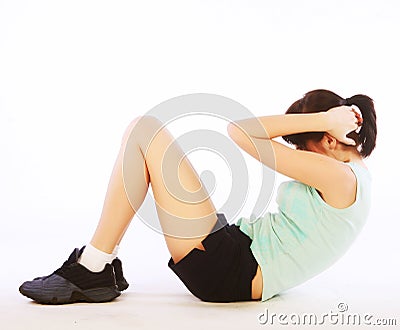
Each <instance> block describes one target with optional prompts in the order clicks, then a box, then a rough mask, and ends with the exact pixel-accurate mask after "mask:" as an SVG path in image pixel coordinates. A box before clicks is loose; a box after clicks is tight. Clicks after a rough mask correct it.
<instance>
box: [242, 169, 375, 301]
mask: <svg viewBox="0 0 400 330" xmlns="http://www.w3.org/2000/svg"><path fill="white" fill-rule="evenodd" d="M346 164H348V165H349V166H350V167H351V169H352V171H353V172H354V174H355V176H356V178H357V194H356V200H355V202H354V203H353V204H352V205H351V206H349V207H347V208H344V209H338V208H334V207H332V206H330V205H328V204H327V203H326V202H325V201H324V200H323V199H322V198H321V196H320V195H319V194H318V192H317V190H316V189H315V188H313V187H311V186H308V185H306V184H303V183H301V182H298V181H288V182H284V183H282V184H281V185H280V186H279V188H278V192H277V204H278V211H277V212H276V213H269V212H268V213H266V214H265V215H263V216H261V217H257V218H256V219H252V218H251V217H250V218H247V217H241V218H239V219H238V221H237V223H236V225H237V226H239V228H240V229H241V231H243V232H244V233H245V234H246V235H248V236H249V237H250V238H251V239H252V244H251V246H250V248H251V251H252V252H253V254H254V257H255V259H256V260H257V262H258V264H259V265H260V268H261V271H262V277H263V292H262V301H265V300H267V299H269V298H271V297H273V296H274V295H276V294H278V293H280V292H282V291H284V290H287V289H289V288H292V287H294V286H296V285H299V284H301V283H303V282H305V281H307V280H308V279H310V278H312V277H314V276H315V275H317V274H319V273H321V272H322V271H323V270H325V269H327V268H328V267H329V266H331V265H332V264H333V263H334V262H335V261H337V260H338V259H339V258H340V257H341V256H342V255H343V254H344V253H345V252H346V251H347V250H348V248H349V247H350V245H351V244H352V243H353V242H354V240H355V238H356V237H357V235H358V234H359V233H360V231H361V229H362V227H363V226H364V224H365V221H366V219H367V216H368V212H369V209H370V202H371V176H370V174H369V172H368V170H367V169H365V168H364V167H362V166H360V165H358V164H356V163H346Z"/></svg>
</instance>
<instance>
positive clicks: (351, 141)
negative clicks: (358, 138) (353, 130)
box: [342, 137, 356, 146]
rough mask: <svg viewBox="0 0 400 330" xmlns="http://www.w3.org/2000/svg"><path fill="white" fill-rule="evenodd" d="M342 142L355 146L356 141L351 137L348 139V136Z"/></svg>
mask: <svg viewBox="0 0 400 330" xmlns="http://www.w3.org/2000/svg"><path fill="white" fill-rule="evenodd" d="M342 142H343V143H344V144H347V145H350V146H355V145H356V142H355V141H354V140H353V139H350V138H348V137H345V138H344V139H343V141H342Z"/></svg>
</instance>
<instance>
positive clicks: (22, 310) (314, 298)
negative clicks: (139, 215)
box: [0, 219, 400, 330]
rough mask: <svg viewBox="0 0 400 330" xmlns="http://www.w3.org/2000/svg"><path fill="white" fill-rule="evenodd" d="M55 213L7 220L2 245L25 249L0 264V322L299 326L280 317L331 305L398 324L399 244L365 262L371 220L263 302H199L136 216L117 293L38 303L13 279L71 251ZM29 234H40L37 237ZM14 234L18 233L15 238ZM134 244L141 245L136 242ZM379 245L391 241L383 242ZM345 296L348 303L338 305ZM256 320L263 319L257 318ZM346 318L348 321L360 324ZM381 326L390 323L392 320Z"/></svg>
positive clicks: (319, 314) (48, 266)
mask: <svg viewBox="0 0 400 330" xmlns="http://www.w3.org/2000/svg"><path fill="white" fill-rule="evenodd" d="M58 221H60V222H59V223H53V225H50V224H49V223H46V222H44V221H42V222H41V221H40V220H38V223H36V224H32V225H29V224H27V223H26V224H25V228H24V229H22V228H19V229H18V227H17V226H14V227H9V228H6V231H5V233H4V237H3V241H2V243H5V242H9V244H7V245H5V246H11V245H12V244H19V243H21V242H24V244H26V247H28V246H29V244H28V243H30V249H27V248H23V247H21V248H20V249H15V250H14V251H13V253H10V254H6V255H5V256H3V257H4V258H5V259H4V260H3V265H5V266H6V269H7V270H8V271H5V270H4V268H3V270H2V272H1V275H0V280H1V282H0V283H1V285H0V296H1V299H0V315H1V316H0V324H1V325H0V329H7V330H17V329H32V330H36V329H38V330H39V329H46V330H47V329H60V330H62V329H85V330H88V329H96V330H101V329H111V328H112V329H188V328H189V329H193V330H195V329H260V328H263V327H265V328H267V327H268V329H274V328H298V329H302V328H307V326H303V325H302V326H299V325H298V326H296V327H294V326H288V325H285V324H281V323H284V322H285V321H286V322H289V324H293V322H295V321H296V319H295V318H296V317H304V315H306V314H313V315H315V317H316V319H317V320H318V322H322V320H323V315H324V314H326V313H333V315H334V314H335V313H336V314H338V315H339V317H344V316H346V315H347V316H346V317H348V316H349V315H353V314H355V315H359V316H360V317H364V315H365V314H368V315H371V318H370V319H369V320H370V321H371V322H379V319H387V320H388V321H390V320H392V319H396V322H397V328H398V326H399V325H400V299H399V297H400V290H399V287H400V286H399V281H398V278H399V268H398V266H397V265H398V258H396V257H395V254H396V253H397V252H396V251H398V250H392V251H390V253H389V254H387V255H385V256H382V259H381V261H380V262H377V261H375V262H371V260H372V259H375V260H376V255H375V254H374V252H373V251H374V249H373V248H371V245H372V244H373V237H374V235H379V232H377V230H376V228H375V226H374V221H371V224H370V225H369V226H367V227H366V229H365V231H363V233H362V237H360V239H359V240H358V241H357V242H356V243H355V245H354V246H353V248H352V249H351V250H350V251H349V252H348V253H347V254H346V255H345V256H344V257H343V258H342V259H341V260H340V261H339V262H338V263H336V264H335V265H334V266H332V267H331V268H330V269H328V270H327V271H325V272H324V273H322V274H320V275H319V276H317V277H315V278H314V279H312V280H310V281H308V282H306V283H305V284H303V285H301V286H299V287H296V288H293V289H291V290H288V291H286V292H285V293H283V294H281V295H279V296H277V297H275V298H273V299H270V300H269V301H267V302H263V303H261V302H248V303H229V304H211V303H204V302H201V301H199V300H197V299H196V298H195V297H193V296H192V295H191V294H190V293H189V292H188V291H187V290H186V288H184V286H183V285H182V284H181V282H180V281H179V280H178V278H177V277H176V276H175V275H174V274H173V273H172V271H170V270H169V269H168V267H167V265H166V264H167V261H168V253H167V251H166V248H165V246H164V243H163V239H162V237H161V236H160V235H158V234H156V233H154V232H153V231H152V230H149V228H147V227H146V226H145V225H144V224H142V223H141V222H138V221H137V222H134V223H133V224H132V227H131V228H130V229H132V230H129V231H128V233H127V236H126V237H125V238H126V242H125V243H124V244H123V245H122V247H121V251H120V257H121V259H122V260H123V263H124V271H125V275H126V277H127V279H128V281H129V282H130V284H131V286H130V288H128V290H127V291H126V292H125V293H123V295H121V297H119V298H117V299H116V300H115V301H114V302H111V303H104V304H83V303H82V304H75V305H64V306H42V305H39V304H36V303H33V302H31V301H30V300H29V299H27V298H25V297H23V296H22V295H20V294H19V292H18V286H19V285H20V283H21V282H22V281H24V280H27V279H30V278H32V277H34V276H38V275H45V274H48V273H49V272H51V271H52V270H54V268H55V267H58V266H60V265H61V263H62V262H63V261H64V259H65V258H66V257H67V255H68V254H69V252H70V251H69V250H67V247H66V246H67V244H72V245H71V246H68V248H69V247H71V248H73V247H74V246H73V244H75V243H68V239H66V238H65V237H64V236H63V235H62V234H59V233H60V232H57V230H56V228H57V227H58V228H60V229H61V230H63V227H62V226H63V225H64V224H65V223H67V222H68V221H67V220H66V219H58ZM72 223H73V226H76V227H78V226H77V224H76V223H75V222H72ZM37 225H39V226H45V225H47V226H48V227H49V226H50V228H49V229H48V231H47V233H48V234H50V233H51V231H53V232H54V234H53V235H49V236H48V238H46V240H44V239H43V238H42V237H44V236H45V235H44V236H42V235H41V234H40V233H39V231H38V230H37V229H35V227H36V226H37ZM53 226H54V228H53ZM36 228H37V227H36ZM66 234H68V232H66ZM35 235H39V238H38V239H35V238H34V236H35ZM77 236H78V239H81V238H80V235H79V234H78V235H77ZM82 236H84V235H82ZM13 238H18V239H17V241H13ZM138 241H139V243H138ZM144 242H148V246H147V247H144V246H143V243H144ZM395 244H397V243H395ZM75 245H77V244H75ZM138 245H141V246H142V248H139V249H138V248H137V246H138ZM385 247H386V248H390V247H391V245H390V244H389V243H388V244H387V245H386V246H385ZM392 247H393V248H395V245H392ZM386 250H387V249H386ZM66 252H67V253H66ZM376 253H377V254H379V250H378V251H377V252H376ZM66 254H67V255H66ZM363 255H364V256H363ZM60 256H61V257H60ZM390 260H392V262H390ZM339 304H341V305H340V306H339ZM343 304H346V305H347V306H348V308H347V310H346V311H345V312H343V313H340V312H339V308H341V306H343ZM274 313H275V314H276V315H279V314H280V313H282V314H284V315H286V319H281V321H279V319H277V317H278V316H275V318H274V319H272V317H273V316H272V315H273V314H274ZM267 314H268V315H269V318H268V320H266V315H267ZM289 317H290V318H289ZM336 317H337V316H336ZM259 320H261V322H264V323H266V324H264V325H263V324H260V321H259ZM291 320H292V321H291ZM314 320H315V319H314ZM335 320H336V322H338V319H335V318H334V316H333V318H332V319H325V321H324V323H323V324H322V325H320V326H315V325H314V326H312V328H314V329H315V328H319V327H323V328H327V329H329V328H332V329H337V328H338V325H334V322H335ZM340 320H341V319H339V322H341V321H340ZM346 324H347V323H345V328H346V329H352V328H354V329H362V328H363V327H360V326H358V325H357V326H352V324H353V323H349V325H346ZM386 328H389V329H396V326H388V327H386Z"/></svg>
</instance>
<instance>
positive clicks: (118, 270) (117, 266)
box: [33, 246, 129, 291]
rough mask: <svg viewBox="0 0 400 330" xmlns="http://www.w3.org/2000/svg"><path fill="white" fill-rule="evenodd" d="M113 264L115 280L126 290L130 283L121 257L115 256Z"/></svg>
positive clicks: (120, 288)
mask: <svg viewBox="0 0 400 330" xmlns="http://www.w3.org/2000/svg"><path fill="white" fill-rule="evenodd" d="M84 249H85V246H83V247H82V248H81V249H80V251H79V256H80V255H81V254H82V252H83V250H84ZM111 266H113V268H114V273H115V281H116V283H117V288H118V290H119V291H125V290H126V289H127V288H128V287H129V283H128V281H127V280H126V279H125V277H124V273H123V271H122V261H121V259H118V258H115V259H114V260H113V261H112V262H111ZM53 274H54V273H53ZM46 277H48V276H41V277H35V278H34V279H33V280H34V281H36V280H41V279H45V278H46Z"/></svg>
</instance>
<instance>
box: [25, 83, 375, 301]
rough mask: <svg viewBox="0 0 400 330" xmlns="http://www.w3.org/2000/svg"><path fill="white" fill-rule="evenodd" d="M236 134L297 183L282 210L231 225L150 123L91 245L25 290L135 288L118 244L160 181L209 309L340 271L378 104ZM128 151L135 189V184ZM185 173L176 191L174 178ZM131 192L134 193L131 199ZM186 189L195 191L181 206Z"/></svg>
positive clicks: (251, 122) (299, 109) (63, 294)
mask: <svg viewBox="0 0 400 330" xmlns="http://www.w3.org/2000/svg"><path fill="white" fill-rule="evenodd" d="M357 108H358V109H359V110H360V111H361V114H360V113H358V112H357V111H356V109H357ZM260 128H261V129H260ZM228 133H229V136H230V137H231V138H232V139H233V141H235V142H236V143H237V144H238V145H239V146H240V147H241V148H242V149H243V150H245V151H246V152H247V153H249V154H250V155H251V156H253V157H254V158H256V159H257V160H259V161H260V162H262V163H263V164H265V165H266V166H268V167H270V168H272V169H274V170H275V171H277V172H279V173H282V174H284V175H286V176H288V177H291V178H293V179H294V181H289V182H286V183H283V184H282V185H281V186H280V188H279V190H278V198H277V202H278V204H279V210H278V212H277V213H266V214H265V215H264V216H261V217H257V218H256V219H249V218H243V217H242V218H240V219H238V222H237V224H232V225H229V224H227V221H226V218H225V216H224V214H223V213H217V211H216V209H215V207H214V205H213V203H212V201H211V199H210V198H209V196H208V193H207V191H206V190H205V189H204V187H203V186H202V184H201V181H200V179H199V176H198V175H197V173H196V172H195V170H194V169H193V167H192V166H191V164H190V162H189V160H188V159H187V158H186V157H184V156H185V155H184V154H183V152H182V150H181V149H180V147H179V145H178V144H177V143H176V142H174V139H173V137H172V136H171V134H170V133H169V132H168V130H167V129H166V128H163V127H162V123H161V122H160V121H158V120H157V119H156V118H154V117H150V116H143V117H139V118H137V119H136V120H134V121H133V122H132V123H131V125H129V127H128V128H127V130H126V133H125V135H124V138H123V140H122V144H121V151H120V153H119V155H118V157H117V160H116V163H115V166H114V169H113V172H112V175H111V179H110V183H109V186H108V190H107V194H106V198H105V202H104V206H103V211H102V214H101V218H100V222H99V224H98V227H97V230H96V231H95V233H94V236H93V238H92V240H91V242H90V244H88V245H86V246H85V247H84V248H82V249H80V250H79V249H75V250H74V251H73V253H72V254H71V255H70V257H69V258H68V260H67V261H66V262H64V264H63V265H62V267H61V268H59V269H58V270H56V271H55V272H54V273H53V274H51V275H49V276H45V277H40V278H36V279H34V280H32V281H28V282H25V283H24V284H22V285H21V287H20V292H21V293H22V294H23V295H25V296H27V297H29V298H31V299H33V300H35V301H37V302H39V303H44V304H62V303H73V302H77V301H87V302H103V301H110V300H113V299H114V298H116V297H117V296H119V295H120V293H121V291H122V290H124V289H126V288H127V286H128V283H127V282H126V280H125V279H124V277H123V273H122V265H121V261H120V260H119V259H118V258H116V254H117V250H118V246H119V243H120V241H121V239H122V237H123V235H124V233H125V231H126V229H127V227H128V225H129V223H130V221H131V219H132V218H133V216H134V215H135V213H136V210H138V208H139V207H140V205H141V204H142V202H143V200H144V197H145V195H146V193H147V190H148V186H149V183H150V182H151V185H152V190H153V194H154V198H155V201H156V207H157V213H158V218H159V221H160V224H161V227H162V229H163V232H164V237H165V241H166V244H167V247H168V249H169V251H170V254H171V259H170V260H169V263H168V266H169V267H170V268H171V269H172V270H173V271H174V272H175V273H176V274H177V275H178V276H179V278H180V279H181V280H182V281H183V283H184V284H185V285H186V287H187V288H188V289H189V290H190V291H191V292H192V293H193V294H194V295H195V296H196V297H198V298H199V299H201V300H203V301H211V302H230V301H249V300H262V301H264V300H267V299H269V298H271V297H273V296H274V295H276V294H278V293H279V292H282V291H284V290H286V289H288V288H291V287H293V286H295V285H298V284H300V283H302V282H304V281H306V280H308V279H309V278H311V277H313V276H315V275H316V274H318V273H320V272H321V271H323V270H324V269H326V268H327V267H329V266H330V265H331V264H333V263H334V262H335V261H336V260H337V259H338V258H339V257H340V256H341V255H343V254H344V253H345V251H346V250H347V249H348V247H349V246H350V245H351V243H352V242H353V241H354V239H355V237H356V236H357V234H358V233H359V232H360V230H361V228H362V226H363V225H364V223H365V220H366V218H367V214H368V209H369V205H370V176H369V173H368V170H367V168H366V166H365V164H364V162H363V158H365V157H367V156H369V155H370V154H371V152H372V151H373V149H374V147H375V141H376V133H377V127H376V114H375V110H374V104H373V101H372V100H371V99H370V98H369V97H368V96H365V95H355V96H353V97H351V98H349V99H343V98H341V97H340V96H338V95H336V94H335V93H333V92H330V91H327V90H315V91H311V92H309V93H307V94H305V96H304V97H303V98H302V99H300V100H298V101H296V102H295V103H293V104H292V105H291V106H290V107H289V109H288V110H287V111H286V114H285V115H276V116H265V117H259V118H249V119H244V120H239V121H236V122H233V123H230V124H229V125H228ZM278 137H283V138H284V139H285V140H286V141H287V142H289V143H291V144H293V145H295V146H296V148H295V149H293V148H290V147H287V146H285V145H284V144H282V143H280V142H278V141H276V140H275V138H278ZM124 152H126V153H128V154H126V155H125V156H126V157H125V158H127V157H128V158H129V170H127V173H129V175H128V178H129V180H130V182H131V183H132V182H134V185H132V184H129V185H124V182H123V180H124V179H127V177H126V176H124V177H123V174H122V166H123V162H124ZM125 165H126V164H125V163H124V166H125ZM176 173H177V174H178V177H179V180H176V182H172V190H173V191H172V192H173V193H171V187H166V185H165V182H164V179H165V178H171V177H176V176H173V175H172V174H176ZM169 174H171V175H169ZM178 181H179V182H178ZM127 186H130V187H131V186H134V189H131V188H129V189H130V191H125V188H126V187H127ZM176 187H180V188H182V187H183V188H184V189H183V191H184V193H183V194H182V192H180V195H179V198H176V195H174V194H175V193H177V192H178V189H175V188H176ZM179 191H181V190H179ZM127 195H128V196H129V200H128V198H127Z"/></svg>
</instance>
